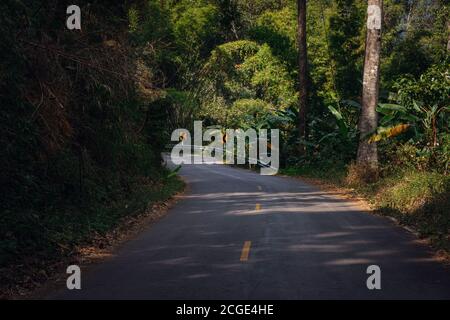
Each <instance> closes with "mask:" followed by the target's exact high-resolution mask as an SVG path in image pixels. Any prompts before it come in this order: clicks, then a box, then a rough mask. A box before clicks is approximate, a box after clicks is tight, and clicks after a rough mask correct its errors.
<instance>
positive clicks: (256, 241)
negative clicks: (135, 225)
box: [48, 165, 450, 299]
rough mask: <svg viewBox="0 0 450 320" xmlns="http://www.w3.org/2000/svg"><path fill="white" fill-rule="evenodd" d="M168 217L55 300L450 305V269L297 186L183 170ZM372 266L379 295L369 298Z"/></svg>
mask: <svg viewBox="0 0 450 320" xmlns="http://www.w3.org/2000/svg"><path fill="white" fill-rule="evenodd" d="M181 175H182V176H183V177H184V178H185V179H186V181H187V182H188V184H189V188H188V192H187V194H186V195H185V196H184V197H183V199H182V200H181V201H180V202H179V203H178V204H177V205H176V206H175V207H174V208H172V209H171V210H170V212H169V213H168V215H167V216H166V217H164V218H163V219H162V220H160V221H159V222H157V223H156V224H154V225H152V226H151V227H149V228H148V230H146V231H145V232H143V233H142V234H141V235H140V236H138V237H137V238H136V239H134V240H131V241H130V242H128V243H126V244H125V245H124V246H123V247H122V248H121V249H120V250H118V252H117V254H116V255H115V256H114V257H113V258H111V259H109V260H107V261H105V262H103V263H100V264H98V265H96V266H94V267H91V268H90V270H88V271H87V272H86V273H83V274H82V289H81V290H73V291H69V290H67V289H62V290H61V291H58V292H56V293H53V294H51V295H50V296H49V297H48V298H50V299H443V298H445V299H449V298H450V271H449V270H448V269H446V268H445V267H443V266H442V265H441V264H440V263H438V262H435V261H434V260H433V259H432V256H431V254H430V252H428V249H427V247H425V246H423V245H420V244H417V243H416V241H415V237H414V236H413V235H411V234H409V233H408V232H407V231H405V230H404V229H402V228H399V227H397V226H395V225H394V224H393V223H392V222H391V221H389V220H387V219H384V218H380V217H377V216H374V215H371V214H367V213H364V212H362V211H361V209H360V208H358V207H357V206H356V205H355V204H354V203H352V202H348V201H345V200H341V199H339V198H336V197H335V196H334V195H333V194H330V193H325V192H322V191H320V190H319V189H317V188H316V187H314V186H310V185H307V184H304V183H302V182H300V181H298V180H296V179H291V178H283V177H273V176H261V175H259V174H258V173H255V172H250V171H246V170H243V169H236V168H231V167H228V166H220V165H186V166H184V167H183V169H182V170H181ZM369 265H378V266H379V267H380V268H381V290H368V289H367V286H366V280H367V278H368V276H369V275H368V274H367V273H366V270H367V267H368V266H369Z"/></svg>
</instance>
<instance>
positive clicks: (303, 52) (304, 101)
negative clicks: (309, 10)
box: [297, 0, 308, 150]
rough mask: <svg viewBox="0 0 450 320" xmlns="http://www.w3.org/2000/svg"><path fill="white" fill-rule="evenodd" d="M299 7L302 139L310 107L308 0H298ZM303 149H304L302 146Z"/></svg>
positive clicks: (299, 128)
mask: <svg viewBox="0 0 450 320" xmlns="http://www.w3.org/2000/svg"><path fill="white" fill-rule="evenodd" d="M297 9H298V32H297V33H298V34H297V37H298V85H299V114H298V131H299V137H300V139H303V140H306V119H307V112H308V110H307V108H308V55H307V48H306V0H298V1H297ZM301 150H304V148H302V149H301Z"/></svg>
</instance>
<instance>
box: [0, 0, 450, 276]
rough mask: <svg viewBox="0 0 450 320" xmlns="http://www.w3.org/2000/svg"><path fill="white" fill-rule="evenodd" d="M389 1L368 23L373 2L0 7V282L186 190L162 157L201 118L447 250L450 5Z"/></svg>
mask: <svg viewBox="0 0 450 320" xmlns="http://www.w3.org/2000/svg"><path fill="white" fill-rule="evenodd" d="M372 2H373V3H377V4H380V3H381V1H379V0H377V1H375V0H374V1H372ZM372 2H371V3H372ZM383 3H384V5H383V9H384V10H383V16H382V20H381V32H378V31H379V29H376V32H375V31H374V32H372V31H373V30H368V29H367V27H366V26H367V23H366V21H367V4H368V2H367V1H365V0H317V1H308V3H306V1H304V0H298V1H296V0H252V1H248V0H164V1H161V0H133V1H118V2H117V1H116V2H114V5H111V3H110V2H109V1H95V2H94V1H91V2H90V1H79V3H78V5H79V6H80V7H81V11H82V30H81V31H69V30H67V29H66V28H65V18H66V17H67V15H66V8H67V6H68V5H70V4H72V3H69V2H68V1H56V0H51V1H33V2H24V1H13V0H6V1H2V3H1V4H0V18H1V21H2V25H1V26H0V29H1V31H2V32H1V41H0V63H1V65H0V66H1V69H0V93H1V94H0V98H1V102H0V103H1V108H0V130H1V134H0V143H1V146H2V148H1V154H0V167H1V168H2V174H1V175H0V188H1V190H0V238H1V242H0V270H1V271H2V272H0V277H1V275H2V274H6V273H4V272H3V270H6V268H9V269H10V268H11V267H14V266H20V267H18V268H24V267H25V268H28V267H30V268H33V265H40V264H39V263H40V262H39V261H42V260H43V259H47V258H48V257H52V258H53V257H54V258H55V259H58V257H62V256H64V255H68V254H71V253H72V252H73V251H74V248H76V247H77V246H79V245H80V244H82V243H88V242H89V241H90V240H92V239H94V238H95V237H97V236H98V235H99V234H104V233H106V232H108V231H110V230H111V229H113V228H114V227H115V226H117V225H118V224H120V221H121V219H122V218H125V217H127V216H129V215H132V214H135V213H136V212H138V211H139V210H143V209H144V208H146V207H147V206H148V203H149V202H150V203H156V202H158V201H165V200H167V199H168V198H169V197H170V196H171V195H172V194H174V193H175V192H177V191H179V190H180V189H182V183H181V182H179V180H177V178H176V177H175V173H174V172H172V173H171V172H170V171H168V170H167V169H166V168H164V166H163V164H162V159H161V151H163V150H164V147H165V145H166V144H168V143H170V134H171V132H172V130H173V129H175V128H186V129H192V127H193V121H194V120H197V119H200V120H203V125H204V126H205V127H210V126H214V127H215V128H217V127H221V128H242V129H248V128H254V129H261V128H267V129H279V130H280V157H281V158H280V162H281V165H282V168H283V169H282V172H283V173H285V174H289V175H300V176H309V177H314V178H320V179H323V180H327V181H331V182H332V183H335V184H337V185H339V186H346V187H350V188H353V189H354V190H356V191H357V192H358V193H360V194H362V195H364V196H365V197H367V199H368V200H369V201H371V202H372V203H374V206H375V207H376V208H377V209H378V210H379V211H380V212H382V213H384V214H389V215H393V216H395V217H397V218H398V219H399V220H400V221H401V222H403V223H405V224H408V225H412V226H414V227H415V228H416V229H417V230H419V231H420V233H421V234H422V235H423V236H426V237H431V239H432V240H433V244H435V245H436V246H437V247H439V248H444V249H447V250H448V249H449V226H450V219H449V214H450V210H449V199H450V194H449V190H450V186H449V182H450V181H449V169H450V133H449V131H448V130H449V111H450V109H449V106H450V60H449V50H450V42H449V20H448V17H449V16H450V9H449V6H448V2H447V1H444V0H432V1H430V0H412V1H403V0H384V1H383ZM305 11H306V12H305ZM299 21H300V24H299V23H298V22H299ZM377 28H378V27H377ZM380 37H381V40H380ZM378 40H380V41H381V42H377V41H378ZM366 43H371V44H374V45H375V46H376V45H377V43H380V44H381V45H380V46H379V47H378V48H377V47H375V49H376V50H374V51H373V52H374V54H372V55H367V53H368V51H367V50H365V49H366ZM365 54H366V59H365ZM380 57H381V60H380V59H379V58H380ZM380 61H381V62H380ZM369 69H370V70H376V72H377V76H376V77H372V78H373V79H372V80H371V81H368V82H369V83H364V81H363V75H368V74H369V73H370V72H369V71H370V70H369ZM368 85H370V86H371V88H376V89H377V90H368V89H370V88H369V87H368ZM363 92H364V94H363ZM368 93H371V95H368ZM368 111H369V112H368ZM362 124H363V125H362ZM0 280H1V281H0V282H1V283H6V282H8V281H10V280H11V279H0Z"/></svg>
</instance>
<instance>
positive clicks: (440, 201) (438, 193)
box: [280, 166, 450, 253]
mask: <svg viewBox="0 0 450 320" xmlns="http://www.w3.org/2000/svg"><path fill="white" fill-rule="evenodd" d="M280 173H282V174H285V175H289V176H301V177H306V178H314V179H319V180H321V181H323V182H326V183H328V184H331V185H334V186H336V187H341V188H351V189H352V190H353V191H354V192H355V193H356V194H357V195H358V196H362V197H363V198H365V199H367V201H368V202H369V203H370V204H371V206H372V207H373V208H374V210H375V211H376V212H377V213H379V214H382V215H385V216H391V217H394V218H396V219H397V220H398V221H399V222H400V223H401V224H403V225H406V226H409V227H412V228H413V229H415V230H416V231H417V232H418V233H419V234H420V236H421V237H423V238H427V239H429V240H430V243H431V244H432V246H433V247H434V248H436V249H438V250H444V251H445V252H447V253H449V252H450V237H449V230H450V177H449V176H446V175H443V174H440V173H438V172H427V171H417V170H412V169H408V170H398V171H395V172H389V173H384V174H383V175H382V177H381V178H380V179H379V180H378V181H377V182H375V183H366V184H349V183H348V182H347V181H348V179H346V177H347V174H348V169H347V168H346V167H344V166H336V167H310V166H305V167H303V168H286V169H283V170H281V172H280Z"/></svg>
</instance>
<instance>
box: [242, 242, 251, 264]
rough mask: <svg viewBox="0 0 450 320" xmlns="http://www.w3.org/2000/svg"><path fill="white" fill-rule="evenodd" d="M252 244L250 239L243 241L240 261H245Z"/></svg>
mask: <svg viewBox="0 0 450 320" xmlns="http://www.w3.org/2000/svg"><path fill="white" fill-rule="evenodd" d="M251 245H252V242H251V241H245V242H244V246H243V247H242V253H241V259H240V260H241V261H247V260H248V255H249V254H250V246H251Z"/></svg>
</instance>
